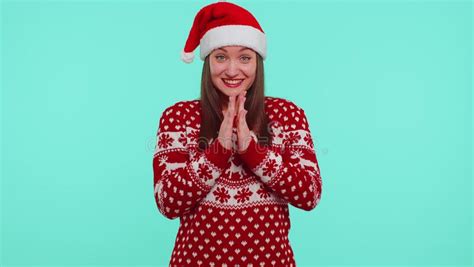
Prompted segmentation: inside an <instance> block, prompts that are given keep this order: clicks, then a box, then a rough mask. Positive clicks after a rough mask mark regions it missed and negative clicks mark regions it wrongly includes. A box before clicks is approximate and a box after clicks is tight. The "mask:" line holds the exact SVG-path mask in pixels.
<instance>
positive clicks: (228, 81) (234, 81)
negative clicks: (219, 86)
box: [224, 79, 242, 84]
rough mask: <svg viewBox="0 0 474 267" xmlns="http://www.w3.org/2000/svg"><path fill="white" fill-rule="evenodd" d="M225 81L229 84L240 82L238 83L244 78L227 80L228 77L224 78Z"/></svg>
mask: <svg viewBox="0 0 474 267" xmlns="http://www.w3.org/2000/svg"><path fill="white" fill-rule="evenodd" d="M224 82H226V83H229V84H238V83H241V82H242V80H226V79H224Z"/></svg>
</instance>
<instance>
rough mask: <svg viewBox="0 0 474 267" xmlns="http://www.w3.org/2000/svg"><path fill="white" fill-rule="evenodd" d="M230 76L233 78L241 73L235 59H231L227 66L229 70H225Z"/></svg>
mask: <svg viewBox="0 0 474 267" xmlns="http://www.w3.org/2000/svg"><path fill="white" fill-rule="evenodd" d="M225 74H226V75H227V76H229V78H233V77H235V76H237V75H238V74H239V68H238V65H237V63H236V62H235V61H234V60H231V61H230V63H229V65H228V66H227V70H226V72H225Z"/></svg>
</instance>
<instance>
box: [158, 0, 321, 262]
mask: <svg viewBox="0 0 474 267" xmlns="http://www.w3.org/2000/svg"><path fill="white" fill-rule="evenodd" d="M198 45H200V50H201V55H200V57H201V59H202V60H204V65H203V72H202V82H201V97H200V99H198V100H188V101H180V102H177V103H175V104H174V105H172V106H170V107H168V108H166V109H165V111H164V112H163V113H162V115H161V118H160V122H159V129H158V132H157V145H156V149H155V154H154V158H153V170H154V185H155V199H156V203H157V205H158V208H159V210H160V212H161V213H162V214H163V215H164V216H166V217H167V218H169V219H175V218H178V217H179V218H180V227H179V230H178V234H177V237H176V240H175V246H174V249H173V252H172V255H171V259H170V262H169V265H170V266H295V260H294V255H293V251H292V248H291V246H290V242H289V240H288V233H289V230H290V219H289V210H288V203H289V204H291V205H293V206H295V207H297V208H300V209H303V210H308V211H309V210H312V209H314V208H315V207H316V205H317V204H318V203H319V200H320V198H321V188H322V183H321V176H320V173H319V166H318V162H317V159H316V154H315V151H314V147H313V142H312V138H311V134H310V131H309V125H308V122H307V120H306V115H305V113H304V111H303V110H302V109H301V108H300V107H298V106H296V105H295V104H294V103H292V102H291V101H288V100H284V99H281V98H277V97H268V96H264V72H263V60H264V59H265V57H266V39H265V34H264V33H263V30H262V29H261V27H260V25H259V24H258V22H257V21H256V19H255V18H254V17H253V15H252V14H251V13H250V12H248V11H247V10H245V9H243V8H242V7H240V6H237V5H234V4H231V3H227V2H218V3H213V4H210V5H208V6H206V7H204V8H203V9H201V10H200V11H199V12H198V14H197V15H196V18H195V20H194V24H193V27H192V28H191V31H190V34H189V37H188V40H187V42H186V45H185V48H184V51H183V53H182V59H183V60H184V61H185V62H188V63H190V62H191V61H192V59H193V54H192V51H193V50H194V49H195V48H196V47H197V46H198Z"/></svg>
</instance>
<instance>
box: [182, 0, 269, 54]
mask: <svg viewBox="0 0 474 267" xmlns="http://www.w3.org/2000/svg"><path fill="white" fill-rule="evenodd" d="M198 45H200V50H201V51H200V58H201V59H202V60H205V59H206V56H207V55H209V54H210V53H211V52H212V51H213V50H214V49H216V48H219V47H222V46H227V45H238V46H245V47H248V48H251V49H253V50H254V51H255V52H257V53H258V54H260V56H262V58H263V59H265V57H266V52H267V42H266V38H265V33H264V32H263V30H262V28H261V27H260V25H259V24H258V21H257V20H256V19H255V17H254V16H253V15H252V14H251V13H250V12H249V11H247V10H246V9H244V8H242V7H240V6H238V5H236V4H232V3H228V2H225V1H219V2H217V3H213V4H210V5H207V6H205V7H203V8H202V9H201V10H199V12H198V13H197V15H196V17H195V18H194V22H193V26H192V28H191V30H190V31H189V36H188V39H187V40H186V45H185V46H184V50H183V51H182V52H181V59H182V60H183V61H184V62H186V63H191V62H192V61H193V59H194V52H193V51H194V50H195V49H196V47H197V46H198Z"/></svg>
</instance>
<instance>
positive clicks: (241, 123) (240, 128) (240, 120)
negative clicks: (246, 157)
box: [237, 91, 251, 154]
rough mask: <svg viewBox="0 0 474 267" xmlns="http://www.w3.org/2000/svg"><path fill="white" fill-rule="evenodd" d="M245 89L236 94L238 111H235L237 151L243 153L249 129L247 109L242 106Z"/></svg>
mask: <svg viewBox="0 0 474 267" xmlns="http://www.w3.org/2000/svg"><path fill="white" fill-rule="evenodd" d="M246 93H247V91H243V92H242V93H240V94H239V95H238V101H237V102H238V111H237V140H238V142H237V143H238V144H237V153H240V154H242V153H244V152H245V151H247V148H248V147H249V144H250V138H251V137H250V129H249V127H248V125H247V120H246V115H247V110H246V109H245V108H244V104H245V99H246V97H245V94H246Z"/></svg>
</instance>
